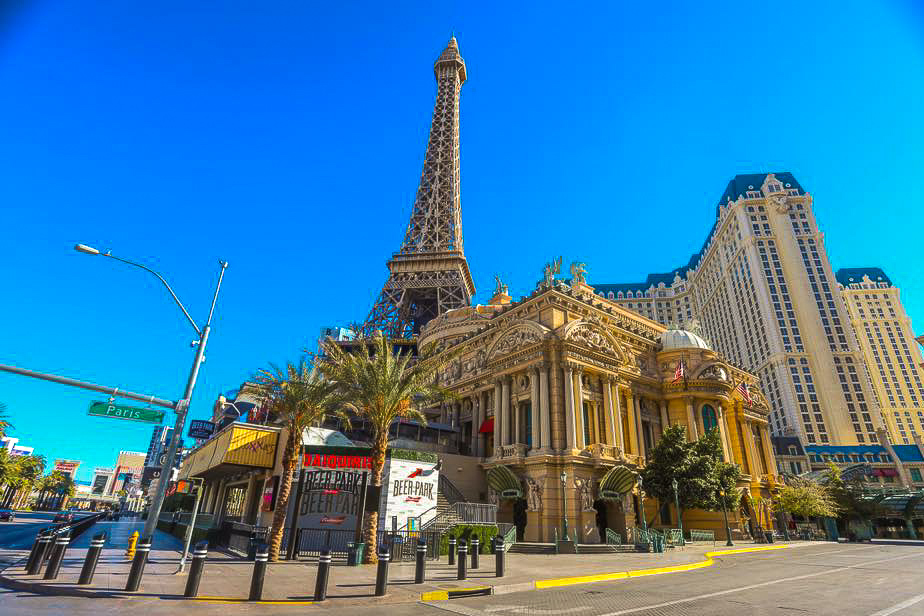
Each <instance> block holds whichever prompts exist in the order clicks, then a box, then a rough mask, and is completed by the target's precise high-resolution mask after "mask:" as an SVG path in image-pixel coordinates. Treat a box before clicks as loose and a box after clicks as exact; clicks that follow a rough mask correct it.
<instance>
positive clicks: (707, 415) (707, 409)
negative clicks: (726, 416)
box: [702, 404, 719, 432]
mask: <svg viewBox="0 0 924 616" xmlns="http://www.w3.org/2000/svg"><path fill="white" fill-rule="evenodd" d="M702 415H703V430H704V431H705V432H709V431H710V430H712V429H713V428H715V427H718V425H719V419H718V416H717V415H716V412H715V409H714V408H712V407H711V406H709V405H708V404H704V405H703V410H702Z"/></svg>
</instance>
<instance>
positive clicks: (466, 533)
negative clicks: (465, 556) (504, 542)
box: [440, 524, 497, 555]
mask: <svg viewBox="0 0 924 616" xmlns="http://www.w3.org/2000/svg"><path fill="white" fill-rule="evenodd" d="M496 535H497V527H496V526H472V525H468V524H459V525H458V526H453V527H452V529H451V530H450V531H449V532H448V533H446V534H445V535H443V537H442V539H440V555H443V554H449V538H450V537H455V538H456V539H460V538H461V539H465V542H466V543H467V544H468V545H469V554H471V545H472V537H478V553H479V554H490V553H491V539H493V538H494V537H495V536H496Z"/></svg>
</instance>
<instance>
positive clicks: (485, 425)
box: [478, 417, 494, 434]
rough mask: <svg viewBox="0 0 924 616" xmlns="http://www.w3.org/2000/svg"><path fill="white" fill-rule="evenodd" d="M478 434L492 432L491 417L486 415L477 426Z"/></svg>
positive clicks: (492, 420)
mask: <svg viewBox="0 0 924 616" xmlns="http://www.w3.org/2000/svg"><path fill="white" fill-rule="evenodd" d="M478 434H494V418H493V417H488V418H487V419H485V420H484V421H483V422H481V427H480V428H478Z"/></svg>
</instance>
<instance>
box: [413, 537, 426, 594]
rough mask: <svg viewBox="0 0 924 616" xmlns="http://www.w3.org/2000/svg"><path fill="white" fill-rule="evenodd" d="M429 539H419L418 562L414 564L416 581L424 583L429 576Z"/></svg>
mask: <svg viewBox="0 0 924 616" xmlns="http://www.w3.org/2000/svg"><path fill="white" fill-rule="evenodd" d="M426 558H427V540H426V539H424V538H423V537H420V538H419V539H417V562H416V563H415V564H414V583H415V584H423V581H424V578H425V577H426V576H427V573H426V570H425V567H426Z"/></svg>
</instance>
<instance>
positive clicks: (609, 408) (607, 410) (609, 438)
mask: <svg viewBox="0 0 924 616" xmlns="http://www.w3.org/2000/svg"><path fill="white" fill-rule="evenodd" d="M611 380H612V377H610V376H604V377H601V378H600V387H601V388H602V389H603V423H604V425H605V427H606V434H605V435H604V437H603V440H604V441H605V442H606V444H607V445H611V446H613V447H618V446H619V445H617V443H616V426H615V421H614V419H613V391H612V389H611V388H610V381H611Z"/></svg>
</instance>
